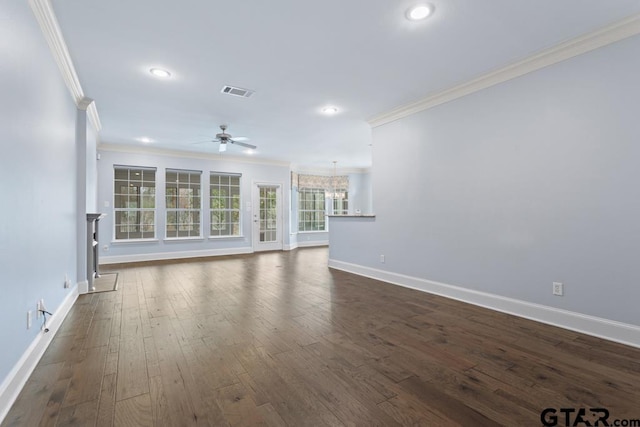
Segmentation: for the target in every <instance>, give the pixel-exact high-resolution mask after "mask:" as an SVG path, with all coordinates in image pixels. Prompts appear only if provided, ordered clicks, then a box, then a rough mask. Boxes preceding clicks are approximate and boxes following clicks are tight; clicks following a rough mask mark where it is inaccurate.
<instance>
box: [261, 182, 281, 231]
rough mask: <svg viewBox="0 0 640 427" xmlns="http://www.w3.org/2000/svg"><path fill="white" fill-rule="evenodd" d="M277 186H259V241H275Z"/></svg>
mask: <svg viewBox="0 0 640 427" xmlns="http://www.w3.org/2000/svg"><path fill="white" fill-rule="evenodd" d="M276 190H277V187H260V219H261V221H260V242H265V243H266V242H275V241H277V221H276V217H277V208H276V206H277V203H276V194H277V192H276Z"/></svg>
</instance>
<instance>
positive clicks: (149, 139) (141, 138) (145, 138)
mask: <svg viewBox="0 0 640 427" xmlns="http://www.w3.org/2000/svg"><path fill="white" fill-rule="evenodd" d="M136 139H137V140H138V141H140V142H144V143H145V144H149V143H151V142H155V140H153V139H151V138H149V137H146V136H141V137H140V138H136Z"/></svg>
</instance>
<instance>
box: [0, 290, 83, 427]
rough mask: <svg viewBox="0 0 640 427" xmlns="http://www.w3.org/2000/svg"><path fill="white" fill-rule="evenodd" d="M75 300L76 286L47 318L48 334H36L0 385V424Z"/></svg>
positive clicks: (76, 295) (76, 294) (41, 332)
mask: <svg viewBox="0 0 640 427" xmlns="http://www.w3.org/2000/svg"><path fill="white" fill-rule="evenodd" d="M77 298H78V287H77V286H76V287H74V288H72V289H70V292H69V293H67V296H66V297H65V298H64V300H62V303H61V304H60V305H59V306H58V309H57V310H55V311H54V312H53V314H52V315H51V317H50V318H49V321H48V322H47V327H48V328H49V332H47V333H44V332H43V331H40V332H38V335H37V336H36V337H35V339H34V340H33V342H31V345H29V347H28V348H27V349H26V350H25V352H24V353H23V354H22V357H21V358H20V360H18V362H17V363H16V364H15V365H14V366H13V369H11V372H9V374H8V375H7V377H6V378H5V379H4V381H3V382H2V384H1V385H0V423H1V422H2V421H3V420H4V418H5V417H6V416H7V413H8V412H9V410H10V409H11V406H12V405H13V403H14V402H15V401H16V399H17V398H18V395H19V394H20V391H22V388H23V387H24V385H25V384H26V382H27V380H28V379H29V376H31V373H32V372H33V370H34V369H35V367H36V366H37V365H38V362H39V361H40V359H41V358H42V355H43V354H44V352H45V350H46V349H47V347H48V346H49V344H50V343H51V340H53V337H54V336H55V335H56V332H58V329H59V328H60V325H61V324H62V321H63V320H64V318H65V317H66V316H67V313H69V310H71V307H73V303H74V302H75V301H76V299H77Z"/></svg>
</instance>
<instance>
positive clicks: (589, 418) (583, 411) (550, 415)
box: [540, 408, 640, 427]
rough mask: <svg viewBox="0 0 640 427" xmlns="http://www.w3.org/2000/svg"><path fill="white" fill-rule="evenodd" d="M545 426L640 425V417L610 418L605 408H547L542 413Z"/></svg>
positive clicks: (637, 426)
mask: <svg viewBox="0 0 640 427" xmlns="http://www.w3.org/2000/svg"><path fill="white" fill-rule="evenodd" d="M540 421H541V422H542V425H543V426H545V427H556V426H565V427H569V426H571V427H578V426H584V427H600V426H603V427H609V426H612V427H640V419H626V420H619V419H614V420H611V419H609V410H608V409H605V408H546V409H544V410H543V411H542V412H541V413H540Z"/></svg>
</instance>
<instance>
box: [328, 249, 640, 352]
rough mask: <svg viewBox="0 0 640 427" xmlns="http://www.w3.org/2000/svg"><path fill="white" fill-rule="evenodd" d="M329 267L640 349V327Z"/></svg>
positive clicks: (342, 265)
mask: <svg viewBox="0 0 640 427" xmlns="http://www.w3.org/2000/svg"><path fill="white" fill-rule="evenodd" d="M329 267H330V268H335V269H337V270H343V271H347V272H349V273H354V274H358V275H360V276H365V277H370V278H372V279H376V280H381V281H383V282H387V283H391V284H394V285H399V286H402V287H405V288H410V289H416V290H419V291H422V292H428V293H431V294H435V295H440V296H443V297H446V298H451V299H454V300H458V301H463V302H466V303H469V304H473V305H477V306H480V307H485V308H488V309H491V310H496V311H500V312H502V313H508V314H512V315H514V316H518V317H524V318H525V319H530V320H534V321H537V322H540V323H546V324H548V325H553V326H558V327H560V328H564V329H569V330H572V331H576V332H580V333H583V334H587V335H592V336H595V337H598V338H603V339H606V340H610V341H615V342H618V343H621V344H626V345H630V346H633V347H638V348H640V326H636V325H631V324H627V323H622V322H616V321H614V320H608V319H603V318H600V317H595V316H590V315H586V314H581V313H576V312H573V311H568V310H562V309H559V308H555V307H549V306H545V305H541V304H534V303H530V302H526V301H521V300H517V299H513V298H507V297H502V296H499V295H494V294H489V293H486V292H480V291H474V290H472V289H466V288H462V287H459V286H454V285H448V284H446V283H440V282H434V281H432V280H426V279H421V278H418V277H412V276H406V275H404V274H398V273H392V272H389V271H383V270H378V269H375V268H371V267H366V266H362V265H357V264H351V263H348V262H342V261H337V260H334V259H330V260H329Z"/></svg>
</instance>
